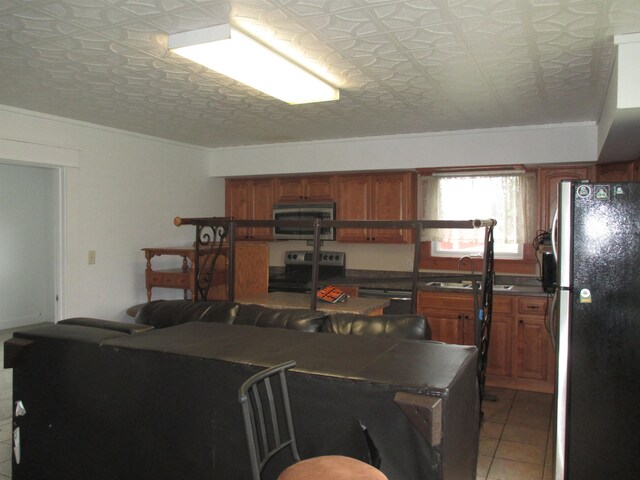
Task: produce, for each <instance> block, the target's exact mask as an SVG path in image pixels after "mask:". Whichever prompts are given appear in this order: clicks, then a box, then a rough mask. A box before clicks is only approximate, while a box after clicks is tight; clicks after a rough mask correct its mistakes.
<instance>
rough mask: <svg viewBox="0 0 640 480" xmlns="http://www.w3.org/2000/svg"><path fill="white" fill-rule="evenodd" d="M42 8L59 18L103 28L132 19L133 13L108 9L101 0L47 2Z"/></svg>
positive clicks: (88, 26)
mask: <svg viewBox="0 0 640 480" xmlns="http://www.w3.org/2000/svg"><path fill="white" fill-rule="evenodd" d="M39 8H40V10H42V11H44V12H47V13H48V14H51V15H52V16H54V17H56V18H59V19H65V18H68V19H72V20H71V21H72V22H73V23H74V24H77V25H80V26H82V27H85V28H102V27H104V26H105V25H110V24H119V23H123V22H128V21H131V19H132V17H131V15H129V14H127V13H126V12H123V11H120V10H117V9H106V8H104V3H103V2H102V1H100V0H66V1H57V2H51V3H46V4H44V5H42V6H40V7H39Z"/></svg>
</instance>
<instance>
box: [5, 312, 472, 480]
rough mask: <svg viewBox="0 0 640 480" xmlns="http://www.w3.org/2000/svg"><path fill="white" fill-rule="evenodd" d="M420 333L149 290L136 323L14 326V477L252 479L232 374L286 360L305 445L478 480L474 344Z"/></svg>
mask: <svg viewBox="0 0 640 480" xmlns="http://www.w3.org/2000/svg"><path fill="white" fill-rule="evenodd" d="M260 327H268V328H260ZM429 336H430V335H429V331H428V326H427V323H426V322H425V320H424V318H423V317H420V316H418V315H404V316H387V315H383V316H381V317H364V316H360V315H352V314H333V315H326V314H324V313H322V312H315V311H311V310H274V309H268V308H264V307H259V306H256V305H238V304H235V303H229V302H216V303H213V302H202V303H191V302H183V301H166V302H165V301H158V302H151V303H150V304H147V305H145V306H144V307H143V308H142V309H141V310H140V311H139V313H138V316H137V317H136V323H133V324H129V323H117V322H110V321H104V320H96V319H84V318H76V319H69V320H65V321H62V322H59V323H58V324H47V325H41V326H38V327H36V328H30V329H23V330H18V331H16V332H15V333H14V337H13V338H12V339H10V340H8V341H7V342H6V343H5V368H13V377H14V401H16V402H18V401H20V402H22V405H24V408H25V410H26V414H24V415H17V414H16V415H15V416H14V422H15V427H16V428H18V431H19V444H20V459H19V460H20V461H19V463H17V459H16V458H14V466H13V478H14V479H18V480H36V479H38V480H40V479H49V480H57V479H60V480H62V479H64V480H75V479H78V480H79V479H83V480H84V479H91V480H103V479H104V480H107V479H108V480H113V479H123V480H128V479H132V480H133V479H136V480H139V479H143V480H144V479H149V480H150V479H153V480H160V479H166V480H170V479H171V480H182V479H185V480H187V479H188V480H205V479H206V480H211V479H217V480H234V479H238V480H240V479H249V478H250V472H249V467H248V464H247V451H246V443H245V438H244V429H243V426H242V419H241V413H240V406H239V403H238V401H237V391H238V387H239V386H240V384H241V383H242V382H243V381H244V380H245V379H246V378H248V377H249V376H250V375H252V374H253V373H256V372H257V371H259V370H261V369H263V368H265V367H269V366H273V365H276V364H279V363H282V362H284V361H287V360H296V363H297V365H296V367H295V369H293V370H292V371H291V372H290V374H289V383H290V392H291V399H292V406H293V413H294V419H295V421H296V427H297V434H298V441H299V444H300V448H301V455H302V456H303V457H309V456H315V455H322V454H343V455H349V456H353V457H355V458H359V459H361V460H364V461H368V462H370V463H372V464H374V465H379V467H380V469H381V470H382V471H383V472H384V473H385V474H386V475H387V476H388V478H389V479H390V480H423V479H434V480H435V479H447V480H448V479H474V478H475V474H476V462H477V453H478V430H479V397H478V389H477V381H476V361H477V351H476V349H475V347H466V346H456V345H445V344H441V343H438V342H431V341H428V340H427V339H428V338H429ZM278 468H279V466H277V465H276V466H274V471H269V472H266V476H265V480H268V479H269V478H275V476H276V472H275V471H276V470H277V469H278Z"/></svg>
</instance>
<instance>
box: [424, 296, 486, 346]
mask: <svg viewBox="0 0 640 480" xmlns="http://www.w3.org/2000/svg"><path fill="white" fill-rule="evenodd" d="M418 313H419V314H420V315H424V316H425V318H426V319H427V322H428V323H429V328H431V339H432V340H435V341H437V342H444V343H455V344H458V345H474V344H475V330H474V323H473V318H474V317H473V297H472V295H471V294H466V293H447V292H426V291H421V292H418Z"/></svg>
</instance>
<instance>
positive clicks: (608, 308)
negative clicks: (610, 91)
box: [552, 181, 640, 480]
mask: <svg viewBox="0 0 640 480" xmlns="http://www.w3.org/2000/svg"><path fill="white" fill-rule="evenodd" d="M554 236H557V251H556V253H557V258H558V290H557V292H556V297H557V305H558V312H557V315H556V316H555V319H556V320H555V324H554V325H553V328H552V330H553V333H555V340H556V342H557V344H556V346H557V359H558V365H557V367H558V368H557V384H556V409H555V424H556V428H555V464H554V471H555V477H554V478H556V480H560V479H571V480H580V479H604V478H606V479H627V478H629V479H630V478H634V479H636V478H640V353H639V352H640V183H609V184H598V183H596V184H590V183H586V182H576V181H573V182H572V181H563V182H560V186H559V192H558V222H557V234H556V233H555V232H554Z"/></svg>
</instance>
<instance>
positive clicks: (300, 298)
mask: <svg viewBox="0 0 640 480" xmlns="http://www.w3.org/2000/svg"><path fill="white" fill-rule="evenodd" d="M235 301H236V302H238V303H243V304H254V305H261V306H263V307H271V308H309V306H310V305H311V297H310V296H309V294H306V293H289V292H271V293H263V294H260V295H251V296H247V297H242V298H236V299H235ZM387 305H389V300H385V299H382V298H359V297H350V298H349V299H347V300H346V301H345V302H341V303H327V302H323V301H321V300H318V302H317V303H316V309H317V310H320V311H322V312H330V313H337V312H340V313H358V314H362V315H367V314H369V313H371V312H375V311H376V310H381V309H382V308H384V307H386V306H387Z"/></svg>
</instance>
